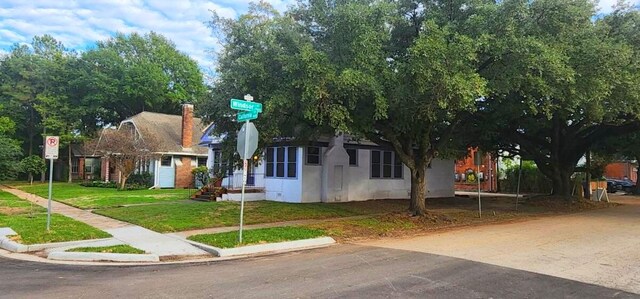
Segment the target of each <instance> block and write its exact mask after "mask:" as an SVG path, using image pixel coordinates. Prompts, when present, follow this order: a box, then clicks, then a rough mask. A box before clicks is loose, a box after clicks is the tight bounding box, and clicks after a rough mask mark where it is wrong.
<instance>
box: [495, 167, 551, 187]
mask: <svg viewBox="0 0 640 299" xmlns="http://www.w3.org/2000/svg"><path fill="white" fill-rule="evenodd" d="M518 167H519V166H518V164H514V165H509V166H508V167H507V169H506V170H505V172H504V174H505V179H504V180H502V181H501V182H500V184H501V185H500V187H501V189H502V190H503V191H505V192H516V189H517V186H518ZM520 192H525V193H550V192H551V182H550V181H549V179H547V178H546V177H545V176H544V175H543V174H542V173H541V172H540V170H538V167H537V166H536V164H535V163H533V162H531V161H523V162H522V177H521V179H520Z"/></svg>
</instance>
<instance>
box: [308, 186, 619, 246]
mask: <svg viewBox="0 0 640 299" xmlns="http://www.w3.org/2000/svg"><path fill="white" fill-rule="evenodd" d="M376 202H378V201H371V202H363V203H366V204H369V205H371V204H374V203H376ZM380 203H382V202H380ZM400 203H406V204H407V205H408V201H406V200H405V201H398V202H395V203H393V204H392V205H391V206H393V207H394V208H395V209H401V210H403V211H402V212H396V211H394V212H389V213H385V214H382V215H373V216H371V217H367V218H363V219H358V220H344V221H332V222H324V223H317V224H313V225H309V226H308V227H311V228H316V229H322V230H325V231H326V232H327V234H328V235H329V236H331V237H333V238H335V239H336V240H338V241H339V242H354V241H362V240H370V239H379V238H384V237H408V236H416V235H421V234H428V233H433V232H434V231H442V230H448V229H453V228H460V227H466V226H477V225H486V224H496V223H508V222H516V221H523V220H527V219H532V218H537V217H540V216H549V215H557V214H567V213H574V212H580V211H587V210H593V209H601V208H606V207H612V206H616V205H619V204H616V203H606V202H593V201H588V200H578V199H575V200H571V201H567V200H564V199H560V200H559V199H558V198H555V197H549V196H547V197H537V198H535V199H530V200H521V202H519V203H518V210H516V206H515V198H505V197H483V198H482V217H480V216H479V213H478V200H477V198H469V197H455V198H442V199H429V200H427V205H428V213H427V214H426V215H424V216H420V217H414V216H411V215H410V214H409V213H408V212H407V210H406V209H407V206H404V208H400ZM369 208H371V209H375V208H374V207H369ZM386 208H389V206H387V207H386Z"/></svg>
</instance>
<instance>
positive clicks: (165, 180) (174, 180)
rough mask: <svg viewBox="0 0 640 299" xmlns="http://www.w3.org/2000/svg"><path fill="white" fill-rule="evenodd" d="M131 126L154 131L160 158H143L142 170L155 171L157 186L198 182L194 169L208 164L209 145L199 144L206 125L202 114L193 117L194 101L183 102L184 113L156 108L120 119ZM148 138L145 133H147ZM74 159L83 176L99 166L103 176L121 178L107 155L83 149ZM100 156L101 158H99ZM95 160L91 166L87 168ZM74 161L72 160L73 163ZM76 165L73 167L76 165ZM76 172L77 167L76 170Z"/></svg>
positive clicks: (117, 179) (105, 179)
mask: <svg viewBox="0 0 640 299" xmlns="http://www.w3.org/2000/svg"><path fill="white" fill-rule="evenodd" d="M127 127H130V128H132V129H135V130H136V131H137V132H145V133H147V134H154V140H157V141H158V142H159V144H158V145H157V147H158V148H159V149H160V150H159V151H158V158H153V159H149V160H148V161H142V163H140V167H139V169H138V170H137V171H138V172H149V173H151V174H152V175H153V185H154V187H156V188H188V187H193V186H194V178H193V174H192V173H191V170H192V169H193V168H195V167H198V166H205V165H207V156H208V153H207V148H206V147H202V146H199V145H198V142H199V141H200V139H201V138H202V132H203V131H204V129H205V126H204V125H203V123H202V120H201V119H200V118H195V117H193V105H190V104H185V105H183V106H182V115H170V114H162V113H154V112H141V113H138V114H136V115H134V116H132V117H130V118H127V119H125V120H124V121H122V122H121V123H120V126H119V129H123V128H127ZM143 138H144V136H143ZM78 153H79V155H78V156H77V158H76V159H74V161H76V160H77V161H78V162H77V163H76V162H73V163H76V164H77V165H78V169H84V171H83V173H78V177H79V178H84V179H93V178H90V177H87V175H88V174H89V173H95V172H96V168H99V177H100V179H101V180H104V181H116V182H117V181H119V180H120V175H119V173H118V172H117V171H116V169H115V167H114V166H113V165H110V163H109V160H108V159H107V158H99V157H95V156H90V155H88V154H87V153H80V152H78ZM97 159H100V162H99V163H98V162H96V160H97ZM87 161H91V168H87V167H88V165H90V164H89V163H87ZM73 163H72V164H73ZM72 169H73V167H72ZM72 172H73V171H72Z"/></svg>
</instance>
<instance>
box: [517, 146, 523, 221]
mask: <svg viewBox="0 0 640 299" xmlns="http://www.w3.org/2000/svg"><path fill="white" fill-rule="evenodd" d="M521 177H522V157H520V167H519V168H518V186H517V187H516V211H517V210H518V199H519V198H520V178H521Z"/></svg>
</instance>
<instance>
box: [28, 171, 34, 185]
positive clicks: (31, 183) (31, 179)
mask: <svg viewBox="0 0 640 299" xmlns="http://www.w3.org/2000/svg"><path fill="white" fill-rule="evenodd" d="M29 185H33V173H31V172H29Z"/></svg>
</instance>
